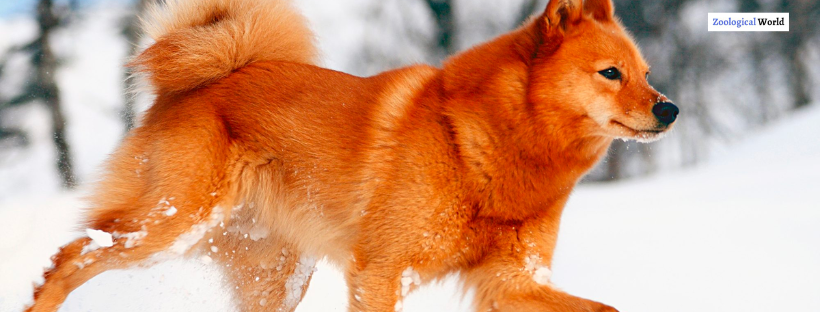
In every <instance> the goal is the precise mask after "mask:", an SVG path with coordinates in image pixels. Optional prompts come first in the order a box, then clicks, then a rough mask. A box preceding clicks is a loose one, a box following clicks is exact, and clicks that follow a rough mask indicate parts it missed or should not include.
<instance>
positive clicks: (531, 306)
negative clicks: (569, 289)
mask: <svg viewBox="0 0 820 312" xmlns="http://www.w3.org/2000/svg"><path fill="white" fill-rule="evenodd" d="M559 220H560V216H553V217H552V218H550V217H549V216H546V217H542V218H537V219H533V220H529V221H527V222H524V223H523V224H521V225H519V226H508V227H506V228H504V229H503V230H497V236H495V239H494V242H493V244H492V245H491V246H489V250H488V252H487V253H486V254H485V256H484V257H483V258H482V259H481V260H480V261H479V262H478V263H477V264H476V265H475V266H472V267H470V268H469V269H468V270H467V271H466V274H465V275H466V276H465V281H466V283H467V285H468V286H470V287H473V288H474V289H475V290H476V298H475V300H476V308H477V310H476V311H481V312H484V311H503V312H507V311H509V312H536V311H538V312H544V311H555V312H581V311H584V312H593V311H600V312H617V310H616V309H614V308H612V307H609V306H607V305H604V304H601V303H598V302H595V301H591V300H587V299H583V298H579V297H576V296H573V295H570V294H568V293H566V292H563V291H561V290H559V289H558V288H556V287H555V286H554V285H553V284H552V283H551V282H550V276H551V274H552V272H551V271H550V266H551V264H552V252H553V249H554V247H555V239H556V234H557V231H558V221H559Z"/></svg>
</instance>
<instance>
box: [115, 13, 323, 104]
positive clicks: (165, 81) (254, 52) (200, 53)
mask: <svg viewBox="0 0 820 312" xmlns="http://www.w3.org/2000/svg"><path fill="white" fill-rule="evenodd" d="M143 28H144V30H145V31H146V33H147V34H148V35H149V36H151V37H152V38H153V39H154V40H156V43H154V44H153V45H152V46H150V47H148V48H147V49H146V50H145V51H143V52H142V53H141V54H140V55H139V56H137V58H136V59H134V60H133V61H132V62H131V66H133V67H135V68H136V69H137V71H138V72H140V73H143V74H147V76H148V79H149V81H150V83H151V84H152V86H153V87H154V88H155V91H158V92H182V91H188V90H193V89H195V88H198V87H201V86H204V85H206V84H209V83H211V82H214V81H216V80H218V79H220V78H223V77H225V76H227V75H229V74H230V73H231V72H233V71H235V70H237V69H239V68H242V67H244V66H246V65H248V64H250V63H252V62H256V61H290V62H299V63H306V64H313V62H314V61H315V60H316V58H317V54H318V52H317V49H316V47H315V44H314V36H313V33H312V32H311V30H310V29H309V27H308V25H307V21H306V20H305V18H304V16H302V15H301V14H300V13H299V12H298V11H297V10H296V9H295V8H294V7H293V5H292V4H291V3H290V1H287V0H166V1H165V5H157V6H154V7H153V8H151V9H150V10H149V13H148V16H147V18H146V19H145V20H144V22H143Z"/></svg>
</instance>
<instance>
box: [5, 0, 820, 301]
mask: <svg viewBox="0 0 820 312" xmlns="http://www.w3.org/2000/svg"><path fill="white" fill-rule="evenodd" d="M303 1H305V2H311V1H314V2H316V1H319V0H303ZM316 7H317V8H316V9H314V10H313V11H312V12H306V13H307V14H308V15H309V16H310V18H311V20H316V21H330V22H322V23H327V24H317V25H316V26H317V28H318V30H319V33H320V36H323V34H324V36H323V38H321V41H322V42H324V43H323V44H325V46H324V47H325V51H327V52H326V54H327V55H328V57H329V58H330V60H329V61H328V65H330V66H336V67H339V66H341V67H343V65H339V64H341V63H342V62H341V61H339V60H340V59H345V57H339V55H344V54H345V53H347V52H345V51H339V50H338V49H343V46H344V45H343V44H342V43H344V42H345V41H346V40H348V41H349V40H355V38H358V37H357V36H359V37H367V36H366V34H363V33H360V34H359V35H355V34H354V35H351V36H352V37H345V38H341V37H334V36H333V34H334V30H335V29H336V28H339V27H338V26H339V25H337V24H334V23H333V22H332V20H331V18H332V15H334V14H337V13H338V12H337V10H338V9H340V7H339V6H338V5H327V6H324V7H323V6H316ZM354 9H355V8H354ZM97 16H98V18H95V19H91V20H89V21H84V22H82V23H79V24H77V25H76V26H73V27H72V28H70V29H68V30H65V31H63V34H62V35H60V36H58V38H57V43H56V46H57V47H58V49H59V50H61V51H62V53H63V54H64V55H66V56H72V55H80V56H82V57H76V58H72V57H69V58H67V60H66V66H65V68H64V69H62V70H61V72H60V73H58V81H60V84H61V85H65V86H66V88H65V90H63V93H64V98H65V99H66V110H67V116H68V119H69V140H70V142H71V143H72V146H73V147H75V150H76V158H77V159H78V165H77V166H78V168H77V170H78V173H79V175H80V176H81V177H82V178H84V180H86V181H88V180H91V179H92V178H91V177H93V175H94V171H95V168H96V167H97V166H98V164H99V162H100V161H101V160H102V159H104V157H105V155H106V154H107V153H108V152H109V151H110V150H111V149H112V148H114V146H115V145H116V144H117V142H118V140H119V138H120V136H121V132H122V127H121V124H120V122H119V116H118V115H117V113H118V111H117V108H118V107H121V101H122V97H121V92H120V86H119V81H120V78H119V77H120V72H119V70H118V69H117V68H119V67H118V66H117V65H116V64H118V63H120V62H121V59H122V56H123V54H124V51H125V46H124V45H123V44H121V41H118V40H120V39H119V38H120V37H119V34H118V33H117V31H118V30H117V29H116V28H114V27H111V25H112V24H113V23H114V22H115V21H116V14H100V15H97ZM346 27H347V28H344V32H345V33H356V32H357V31H360V29H359V28H360V27H359V26H357V25H349V26H346ZM348 28H349V29H348ZM7 29H14V31H6V30H7ZM32 32H33V24H31V23H30V21H25V20H11V21H0V50H4V49H3V48H4V47H6V46H8V45H11V44H15V43H19V42H20V41H24V40H25V37H26V36H30V33H32ZM61 36H62V37H63V38H70V39H59V37H61ZM348 52H349V51H348ZM9 70H11V69H9ZM12 85H13V83H10V82H8V81H3V82H0V88H5V87H9V86H12ZM18 116H19V117H20V120H19V121H20V123H21V126H22V127H23V128H25V129H27V130H29V132H30V134H31V137H32V145H31V147H30V148H29V149H26V150H18V151H12V152H7V151H2V150H0V229H2V230H0V312H16V311H20V310H21V308H22V305H23V304H25V303H26V302H27V301H28V300H29V299H30V295H31V294H30V291H31V288H30V285H31V284H32V282H35V281H37V280H39V278H40V277H39V276H40V274H41V272H42V267H44V266H47V265H48V264H49V260H48V258H49V256H50V255H51V254H53V253H54V252H55V251H56V250H57V248H58V246H60V245H62V244H64V243H66V242H68V241H70V240H71V239H73V238H74V237H76V236H77V235H80V233H79V232H75V231H74V226H75V224H76V221H77V219H78V218H79V213H80V207H81V203H80V202H79V201H78V200H77V199H76V198H77V194H58V193H56V190H57V189H58V184H57V181H56V179H55V176H56V174H55V173H54V171H53V169H52V166H53V165H52V164H51V161H52V160H51V159H52V158H53V154H54V153H53V149H52V148H51V145H50V144H51V143H50V134H49V133H48V131H47V130H45V131H44V129H47V128H48V119H47V114H46V112H45V111H44V110H43V109H42V107H39V106H36V105H34V106H30V107H27V108H22V109H21V110H20V112H19V115H18ZM818 136H820V107H817V105H815V107H813V108H812V109H810V110H808V111H803V112H799V113H798V114H796V115H795V116H793V117H790V118H786V119H783V120H781V121H780V122H778V123H777V124H776V125H773V126H771V127H770V128H767V129H764V130H762V131H761V132H760V133H755V134H750V136H749V137H750V139H748V140H746V141H744V142H740V143H738V144H735V145H732V146H730V147H729V148H727V149H726V150H724V151H723V152H722V153H717V154H716V155H715V156H714V158H713V161H712V162H710V163H709V164H706V165H704V166H701V167H699V168H695V169H690V170H685V171H678V172H668V173H666V174H664V175H662V176H656V177H651V178H647V179H642V180H636V181H631V182H626V183H619V184H609V185H587V186H583V187H581V188H579V189H578V190H577V191H576V192H575V194H574V195H573V198H572V200H571V201H570V202H569V204H568V207H567V209H566V213H565V216H564V221H563V224H562V229H561V234H560V239H559V245H558V250H557V253H556V259H555V264H554V267H553V271H554V273H555V275H554V279H553V281H554V282H555V283H556V284H558V285H559V286H560V287H563V288H564V289H565V290H567V291H569V292H571V293H573V294H576V295H580V296H584V297H588V298H593V299H596V300H600V301H602V302H606V303H608V304H611V305H614V306H615V307H617V308H619V309H620V310H621V311H624V312H628V311H633V312H640V311H721V312H724V311H807V312H808V311H815V312H816V311H820V295H818V294H820V226H818V225H820V202H818V200H817V199H816V198H817V192H818V191H819V190H820V165H818V164H817V161H818V160H820V140H818ZM219 276H220V275H219V268H217V267H212V266H205V265H203V264H200V263H197V262H187V261H182V260H180V261H174V262H169V263H164V264H162V265H159V266H155V267H153V268H150V269H133V270H126V271H115V272H107V273H105V274H102V275H100V276H98V277H97V278H95V279H93V280H92V281H91V282H89V283H88V284H86V285H84V286H83V287H81V288H80V289H78V290H77V291H75V292H74V293H73V294H72V295H71V296H70V297H69V299H68V301H67V302H66V304H65V305H64V306H63V308H62V310H61V311H64V312H65V311H75V312H76V311H122V312H129V311H140V312H142V311H202V312H209V311H214V312H216V311H230V310H232V308H231V300H232V298H230V296H229V295H227V294H228V293H229V291H228V290H227V289H226V288H225V287H226V286H225V285H224V284H223V282H222V280H221V278H220V277H219ZM344 288H345V286H344V283H343V281H342V276H341V274H340V273H339V272H338V271H336V270H335V269H333V268H331V267H328V266H326V265H322V266H320V268H319V271H318V272H317V273H316V275H315V277H314V280H313V283H312V286H311V288H310V290H309V291H308V293H307V296H306V298H305V301H304V302H303V304H302V305H301V306H300V307H299V309H298V311H299V312H313V311H345V310H346V308H345V307H346V302H345V301H346V294H345V289H344ZM405 306H406V309H405V311H469V310H470V297H469V296H467V297H466V298H465V299H464V300H461V291H460V290H459V289H458V286H457V283H456V282H455V281H454V280H453V279H451V280H447V281H444V282H443V284H442V285H435V286H431V287H427V288H424V289H421V290H420V291H418V292H416V293H414V294H412V295H410V297H409V298H408V299H407V300H406V302H405Z"/></svg>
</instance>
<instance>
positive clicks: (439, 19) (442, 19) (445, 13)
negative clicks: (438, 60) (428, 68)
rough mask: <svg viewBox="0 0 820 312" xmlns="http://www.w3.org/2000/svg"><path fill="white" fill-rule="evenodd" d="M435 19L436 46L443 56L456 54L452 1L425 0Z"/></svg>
mask: <svg viewBox="0 0 820 312" xmlns="http://www.w3.org/2000/svg"><path fill="white" fill-rule="evenodd" d="M425 2H427V6H428V7H430V10H431V11H432V12H433V17H435V19H436V26H437V29H436V33H437V39H438V40H437V42H438V43H437V46H438V47H439V48H440V49H441V53H443V54H444V55H445V56H447V55H451V54H453V53H455V52H456V45H455V36H456V19H455V14H454V12H453V0H425Z"/></svg>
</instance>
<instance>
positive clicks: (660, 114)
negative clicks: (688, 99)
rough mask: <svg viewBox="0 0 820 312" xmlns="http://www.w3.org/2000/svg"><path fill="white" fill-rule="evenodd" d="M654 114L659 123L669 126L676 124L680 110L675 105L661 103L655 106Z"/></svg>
mask: <svg viewBox="0 0 820 312" xmlns="http://www.w3.org/2000/svg"><path fill="white" fill-rule="evenodd" d="M652 113H653V114H655V117H657V118H658V121H660V122H661V123H663V124H667V125H668V124H671V123H673V122H675V119H677V118H678V113H680V110H679V109H678V107H677V106H675V104H672V103H669V102H660V103H658V104H655V107H652Z"/></svg>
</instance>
